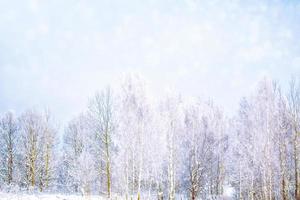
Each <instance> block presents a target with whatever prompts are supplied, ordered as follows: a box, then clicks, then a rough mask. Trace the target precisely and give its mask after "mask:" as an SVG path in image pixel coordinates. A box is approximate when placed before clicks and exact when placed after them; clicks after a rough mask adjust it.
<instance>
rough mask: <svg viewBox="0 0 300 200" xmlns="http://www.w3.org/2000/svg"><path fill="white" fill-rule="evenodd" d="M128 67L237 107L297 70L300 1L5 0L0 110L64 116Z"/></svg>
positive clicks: (157, 85) (156, 86)
mask: <svg viewBox="0 0 300 200" xmlns="http://www.w3.org/2000/svg"><path fill="white" fill-rule="evenodd" d="M131 71H133V72H136V73H139V74H141V75H142V76H143V77H144V78H145V79H146V80H147V81H148V84H149V87H150V88H151V89H152V90H153V91H154V93H155V92H157V91H159V92H160V91H162V88H165V87H171V88H175V90H177V91H178V92H180V93H182V94H183V95H191V96H202V97H205V98H212V99H214V100H215V101H216V103H217V104H218V105H221V106H223V108H224V110H225V111H226V112H228V113H232V112H234V110H235V109H236V108H237V105H238V102H239V99H240V98H241V97H242V96H244V95H247V94H249V93H250V91H251V89H252V88H253V87H254V85H255V83H256V82H257V81H258V80H259V79H260V78H261V77H263V76H264V75H267V76H270V77H272V78H274V79H276V80H278V81H279V82H280V83H281V84H282V85H285V84H286V83H287V82H288V81H289V79H290V77H291V76H292V75H294V76H300V1H292V0H282V1H280V0H278V1H271V0H270V1H264V0H257V1H255V0H251V1H250V0H249V1H247V0H241V1H237V0H232V1H224V0H220V1H215V0H207V1H204V0H186V1H185V0H151V1H147V0H143V1H141V0H132V1H131V0H120V1H116V0H104V1H101V0H89V1H78V0H49V1H46V0H40V1H38V0H18V1H17V0H9V1H5V0H1V1H0V112H4V111H7V110H15V111H16V112H17V113H20V112H21V111H23V110H24V109H27V108H31V107H37V108H43V107H49V108H50V109H51V110H52V113H53V114H54V115H55V116H56V118H57V119H58V120H62V121H66V120H69V119H70V118H71V117H72V116H73V115H75V114H76V113H79V112H80V111H81V110H83V109H84V108H85V106H86V104H87V99H88V97H90V96H91V95H92V94H93V93H94V92H95V91H96V90H97V89H101V88H103V87H105V86H106V85H107V84H113V85H114V84H116V82H117V81H118V80H119V79H120V77H121V76H122V74H124V73H125V74H126V73H127V72H131Z"/></svg>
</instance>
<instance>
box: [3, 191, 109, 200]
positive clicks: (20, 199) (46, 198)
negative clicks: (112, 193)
mask: <svg viewBox="0 0 300 200" xmlns="http://www.w3.org/2000/svg"><path fill="white" fill-rule="evenodd" d="M96 199H97V200H104V199H106V198H104V197H103V198H101V197H100V196H88V197H84V196H80V195H61V194H13V193H2V192H0V200H96Z"/></svg>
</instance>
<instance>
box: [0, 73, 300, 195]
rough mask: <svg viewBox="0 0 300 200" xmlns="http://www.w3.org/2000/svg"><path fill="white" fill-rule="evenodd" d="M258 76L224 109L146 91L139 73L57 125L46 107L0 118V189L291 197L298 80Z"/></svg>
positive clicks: (299, 155)
mask: <svg viewBox="0 0 300 200" xmlns="http://www.w3.org/2000/svg"><path fill="white" fill-rule="evenodd" d="M285 85H287V86H288V87H287V88H286V89H283V87H281V85H280V84H279V83H278V82H276V81H274V80H272V79H271V78H267V77H265V78H262V79H261V80H260V81H259V82H257V85H256V87H255V89H254V90H253V91H249V92H248V94H247V96H245V97H243V98H242V99H241V100H240V104H239V106H238V109H237V111H235V113H233V114H232V115H230V114H227V113H225V112H224V111H223V108H222V105H220V106H219V105H216V104H215V103H214V102H213V100H210V99H204V98H197V97H188V96H183V95H181V94H178V93H176V91H166V92H164V94H162V95H153V94H152V93H151V92H150V91H149V89H148V87H147V82H146V81H145V80H144V79H143V78H142V77H140V76H138V75H130V76H126V77H125V78H124V79H123V80H122V81H120V84H119V85H118V86H117V87H106V88H103V89H102V90H100V91H99V92H96V93H95V95H94V96H93V97H92V98H88V97H87V99H88V103H87V106H86V109H85V110H82V111H81V114H79V115H78V116H75V117H74V118H73V119H70V121H69V122H68V123H67V124H64V125H63V126H62V125H61V124H60V123H59V122H58V121H57V120H56V118H55V113H51V111H50V110H49V109H45V110H37V109H35V108H28V110H26V111H24V112H22V113H20V114H16V113H15V112H14V111H7V112H5V113H1V116H0V135H1V137H0V190H1V191H5V192H8V193H9V192H10V193H15V192H19V191H23V192H35V193H63V194H78V195H84V196H89V195H99V196H101V197H103V198H108V199H124V200H144V199H145V200H152V199H157V200H163V199H167V200H175V199H178V200H181V199H190V200H196V199H204V200H206V199H217V198H219V199H226V198H227V199H237V200H299V199H300V161H299V159H300V79H299V78H298V79H297V78H292V79H291V81H290V82H289V83H285Z"/></svg>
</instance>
